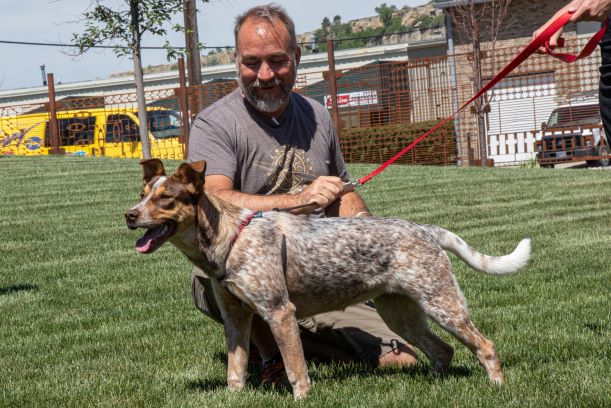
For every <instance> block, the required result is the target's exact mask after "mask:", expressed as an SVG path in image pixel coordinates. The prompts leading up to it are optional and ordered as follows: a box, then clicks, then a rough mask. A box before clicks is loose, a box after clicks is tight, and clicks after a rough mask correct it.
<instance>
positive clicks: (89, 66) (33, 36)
mask: <svg viewBox="0 0 611 408" xmlns="http://www.w3.org/2000/svg"><path fill="white" fill-rule="evenodd" d="M126 1H127V0H100V2H101V3H102V4H105V5H108V6H113V7H117V8H118V9H119V10H125V9H126V5H125V3H126ZM91 2H92V0H0V10H2V24H0V41H24V42H37V43H61V44H68V43H71V42H72V34H73V33H81V32H82V31H83V28H84V24H83V21H82V14H83V12H85V11H86V10H87V9H88V8H89V7H90V4H91ZM265 2H266V1H265V0H259V1H252V0H210V2H209V3H203V2H202V1H200V0H198V1H197V7H198V9H199V10H200V12H199V13H198V30H199V39H200V42H202V43H203V44H204V45H205V46H211V47H217V46H219V47H224V46H232V45H233V43H234V40H233V24H234V20H235V17H236V16H237V15H238V14H240V13H242V12H243V11H245V10H247V9H248V8H250V7H252V6H255V5H258V4H264V3H265ZM427 2H428V0H397V1H394V2H393V0H287V1H280V0H276V3H278V4H280V5H282V6H283V7H284V8H285V9H286V10H287V12H288V13H289V15H290V16H291V17H292V18H293V20H294V21H295V29H296V32H297V34H300V33H303V32H307V31H313V30H315V29H317V28H319V27H320V23H321V21H322V19H323V18H324V17H328V18H329V19H330V20H332V19H333V17H334V16H336V15H339V16H341V17H342V21H343V22H347V21H349V20H352V19H357V18H363V17H370V16H375V15H376V14H377V13H376V12H375V8H376V7H378V6H379V5H380V4H382V3H386V4H387V5H394V6H396V7H397V8H401V7H403V6H410V7H415V6H419V5H422V4H426V3H427ZM175 22H177V23H181V24H182V22H183V20H182V15H178V16H177V17H176V19H175ZM166 39H167V40H168V41H169V42H170V44H172V45H175V46H184V34H182V33H174V32H173V31H172V30H171V29H170V26H169V25H168V36H167V38H163V37H145V39H144V41H143V45H144V46H161V45H163V44H164V43H165V40H166ZM70 51H74V49H70V48H63V47H48V46H33V45H13V44H5V43H1V42H0V91H5V90H11V89H19V88H30V87H39V86H42V73H41V68H40V66H41V65H43V64H44V66H45V72H46V73H53V75H54V78H55V82H58V81H60V82H61V83H70V82H79V81H87V80H94V79H103V78H108V77H109V76H110V75H111V74H113V73H118V72H125V71H132V70H133V62H132V60H131V59H129V58H127V57H121V58H119V57H117V56H115V54H114V53H113V52H112V50H90V51H88V52H87V53H85V54H84V55H82V56H79V57H74V56H71V55H69V54H70ZM166 63H167V59H166V55H165V51H164V50H144V51H143V54H142V64H143V66H148V65H159V64H166Z"/></svg>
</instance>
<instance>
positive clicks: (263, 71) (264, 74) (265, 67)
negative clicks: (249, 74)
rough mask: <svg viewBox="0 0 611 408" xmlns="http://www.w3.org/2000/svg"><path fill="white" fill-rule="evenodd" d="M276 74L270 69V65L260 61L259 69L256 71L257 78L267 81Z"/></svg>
mask: <svg viewBox="0 0 611 408" xmlns="http://www.w3.org/2000/svg"><path fill="white" fill-rule="evenodd" d="M275 76H276V72H274V70H273V69H272V67H271V66H270V65H269V64H268V63H267V62H265V61H263V62H262V63H261V65H260V66H259V70H258V71H257V79H259V80H261V81H269V80H271V79H274V77H275Z"/></svg>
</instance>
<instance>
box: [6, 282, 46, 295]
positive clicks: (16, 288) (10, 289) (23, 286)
mask: <svg viewBox="0 0 611 408" xmlns="http://www.w3.org/2000/svg"><path fill="white" fill-rule="evenodd" d="M36 290H38V286H37V285H30V284H29V283H20V284H18V285H10V286H2V287H0V296H5V295H12V294H13V293H17V292H26V291H28V292H29V291H36Z"/></svg>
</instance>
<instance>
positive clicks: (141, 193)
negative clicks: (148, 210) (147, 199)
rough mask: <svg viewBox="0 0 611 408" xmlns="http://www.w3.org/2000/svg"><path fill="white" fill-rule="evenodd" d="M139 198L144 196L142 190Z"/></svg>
mask: <svg viewBox="0 0 611 408" xmlns="http://www.w3.org/2000/svg"><path fill="white" fill-rule="evenodd" d="M140 198H144V190H142V191H141V192H140Z"/></svg>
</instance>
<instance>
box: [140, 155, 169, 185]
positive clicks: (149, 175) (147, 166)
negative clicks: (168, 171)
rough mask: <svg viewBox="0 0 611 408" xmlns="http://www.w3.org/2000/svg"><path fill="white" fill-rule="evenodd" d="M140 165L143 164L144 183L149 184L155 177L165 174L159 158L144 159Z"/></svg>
mask: <svg viewBox="0 0 611 408" xmlns="http://www.w3.org/2000/svg"><path fill="white" fill-rule="evenodd" d="M140 165H141V166H142V181H143V182H144V184H148V183H149V182H150V181H151V180H152V179H153V177H156V176H165V169H164V168H163V163H162V162H161V160H159V159H148V160H142V161H141V162H140Z"/></svg>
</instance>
